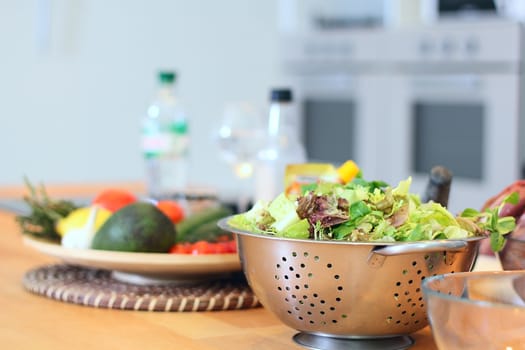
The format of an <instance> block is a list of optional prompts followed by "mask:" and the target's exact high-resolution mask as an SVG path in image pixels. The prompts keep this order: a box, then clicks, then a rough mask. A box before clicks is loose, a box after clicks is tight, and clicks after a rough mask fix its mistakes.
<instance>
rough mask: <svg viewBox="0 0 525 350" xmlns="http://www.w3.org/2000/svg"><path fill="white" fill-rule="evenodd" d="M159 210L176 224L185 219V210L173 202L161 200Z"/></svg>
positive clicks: (158, 204)
mask: <svg viewBox="0 0 525 350" xmlns="http://www.w3.org/2000/svg"><path fill="white" fill-rule="evenodd" d="M157 208H159V210H160V211H161V212H163V213H164V215H166V216H167V217H168V218H169V219H170V220H171V222H173V223H174V224H176V223H179V222H181V221H182V219H184V209H183V208H182V206H181V205H180V204H179V203H177V202H175V201H172V200H160V201H158V202H157Z"/></svg>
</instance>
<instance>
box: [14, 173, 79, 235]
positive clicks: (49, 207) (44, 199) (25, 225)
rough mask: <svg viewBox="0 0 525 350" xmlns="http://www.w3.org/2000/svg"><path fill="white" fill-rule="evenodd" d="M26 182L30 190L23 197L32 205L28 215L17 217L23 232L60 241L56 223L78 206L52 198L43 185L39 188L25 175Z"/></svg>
mask: <svg viewBox="0 0 525 350" xmlns="http://www.w3.org/2000/svg"><path fill="white" fill-rule="evenodd" d="M24 182H25V185H26V187H27V188H28V190H29V195H26V196H24V198H23V199H24V202H26V203H27V204H28V206H29V207H30V209H31V212H30V213H29V214H28V215H18V216H17V217H16V221H17V222H18V223H19V225H20V228H21V230H22V233H23V234H28V235H32V236H36V237H41V238H45V239H48V240H51V241H60V235H59V234H58V233H57V231H56V229H55V223H56V222H57V221H58V220H59V219H60V218H62V217H65V216H67V215H68V214H69V213H70V212H72V211H73V210H75V209H77V208H78V207H77V206H76V205H75V204H74V203H72V202H70V201H67V200H53V199H51V198H50V197H49V196H48V194H47V192H46V190H45V188H44V186H43V185H41V186H40V188H38V189H37V188H35V187H34V186H33V185H32V184H31V183H30V182H29V180H28V179H27V178H25V177H24Z"/></svg>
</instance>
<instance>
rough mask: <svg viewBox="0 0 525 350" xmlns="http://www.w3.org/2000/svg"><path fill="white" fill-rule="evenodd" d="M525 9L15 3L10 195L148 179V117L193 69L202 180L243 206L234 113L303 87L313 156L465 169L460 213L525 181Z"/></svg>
mask: <svg viewBox="0 0 525 350" xmlns="http://www.w3.org/2000/svg"><path fill="white" fill-rule="evenodd" d="M523 19H525V1H503V0H501V1H459V0H455V1H452V0H448V1H439V0H430V1H426V0H421V1H417V0H391V1H388V0H386V1H383V0H346V1H344V0H302V1H301V0H271V1H242V0H225V1H220V2H217V1H203V0H197V1H182V0H173V1H169V0H155V1H145V0H132V1H124V0H115V1H109V2H108V1H101V0H92V1H88V0H22V1H9V0H0V45H1V46H0V53H1V55H0V57H1V59H0V62H1V63H2V64H0V77H1V79H0V96H1V97H0V101H1V106H2V109H1V113H0V114H1V118H2V129H1V130H2V137H0V152H1V154H0V157H1V158H2V159H3V160H4V162H3V166H2V167H1V172H0V186H11V185H14V186H19V185H21V184H22V178H23V176H24V175H27V176H28V177H29V178H30V179H32V180H33V181H34V182H43V183H48V184H54V183H79V182H119V181H123V182H124V181H125V182H129V181H143V179H144V163H143V159H142V154H141V149H140V129H141V121H142V119H143V118H144V116H145V113H146V109H147V106H148V104H149V103H150V100H151V97H152V95H153V94H154V93H155V89H156V84H157V81H156V75H157V72H158V70H159V69H163V68H169V69H175V70H176V71H177V74H178V75H177V93H178V95H179V96H180V97H181V99H182V100H183V101H184V105H185V108H186V110H187V114H188V117H189V123H190V130H191V148H190V163H191V165H190V169H191V171H190V182H191V184H192V185H196V186H204V187H209V188H214V189H216V190H217V191H218V192H219V194H224V193H229V194H232V193H233V194H235V193H236V191H238V182H237V180H236V178H235V176H234V175H233V173H232V170H231V167H230V164H228V163H227V162H225V161H224V159H223V157H221V154H220V153H219V150H218V145H217V140H216V135H217V130H218V128H219V127H220V121H221V119H222V118H223V115H224V113H225V105H227V104H228V103H230V102H235V101H247V102H249V103H251V104H252V105H253V106H254V107H255V110H257V111H258V112H257V113H260V115H262V116H266V114H267V111H266V108H267V105H268V102H269V101H268V96H269V91H270V89H271V88H273V87H291V88H292V90H293V93H294V104H295V107H296V109H295V111H296V120H295V125H296V127H297V132H298V133H299V135H300V137H301V140H302V141H303V142H304V145H305V147H306V151H307V156H308V159H309V160H311V161H325V162H332V163H334V164H340V163H342V162H343V161H344V160H346V159H354V160H355V161H356V162H357V163H358V164H359V165H360V166H361V167H362V169H363V172H364V174H365V176H366V177H367V178H381V179H384V180H386V181H389V182H392V183H395V182H397V181H399V180H401V179H404V178H406V177H407V176H409V175H411V176H413V177H414V191H416V192H421V191H422V189H423V187H424V185H425V183H426V180H427V177H428V172H429V170H430V167H431V166H432V165H435V164H438V163H439V164H442V165H445V166H447V167H449V168H450V169H451V170H452V172H453V173H454V180H453V186H452V192H451V199H450V202H449V203H450V208H451V210H453V211H454V210H459V209H461V208H464V207H477V208H479V206H481V205H482V203H484V202H485V200H486V199H487V198H488V197H489V196H490V195H493V194H496V193H497V192H499V191H500V190H501V189H502V188H503V187H504V186H506V185H507V184H510V183H511V182H512V181H514V180H515V179H517V178H519V177H522V168H523V164H525V157H524V154H523V153H524V150H525V145H524V144H523V141H522V139H521V138H520V137H519V136H520V135H521V133H522V132H523V128H524V124H525V123H524V117H525V115H524V107H523V103H522V101H523V97H524V96H523V94H524V89H523V83H524V82H525V81H524V75H523V54H524V52H523V37H524V36H523V31H522V25H521V22H522V20H523Z"/></svg>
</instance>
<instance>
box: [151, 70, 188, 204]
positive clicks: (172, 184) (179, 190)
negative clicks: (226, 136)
mask: <svg viewBox="0 0 525 350" xmlns="http://www.w3.org/2000/svg"><path fill="white" fill-rule="evenodd" d="M176 78H177V76H176V73H175V72H173V71H160V72H159V73H158V90H157V93H156V96H155V97H154V99H153V101H152V102H151V104H150V105H149V107H148V109H147V115H146V117H145V118H144V120H143V124H142V140H141V141H142V142H141V143H142V152H143V156H144V161H145V167H146V173H145V182H146V190H147V192H148V195H149V196H151V197H153V198H156V199H160V198H178V197H181V196H182V197H184V192H185V190H186V187H187V181H188V167H189V160H188V156H189V152H188V151H189V141H190V140H189V130H188V117H187V115H186V112H185V110H184V108H183V106H182V104H181V102H180V101H179V99H178V98H177V96H176V94H175V82H176Z"/></svg>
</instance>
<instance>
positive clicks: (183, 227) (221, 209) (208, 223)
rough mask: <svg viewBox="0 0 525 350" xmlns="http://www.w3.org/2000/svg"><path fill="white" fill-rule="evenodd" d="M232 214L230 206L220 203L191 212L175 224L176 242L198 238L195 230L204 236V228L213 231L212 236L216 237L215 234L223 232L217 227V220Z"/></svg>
mask: <svg viewBox="0 0 525 350" xmlns="http://www.w3.org/2000/svg"><path fill="white" fill-rule="evenodd" d="M232 214H233V211H232V210H231V209H230V208H228V207H226V206H222V205H220V206H217V207H212V208H208V209H204V210H202V211H200V212H197V213H195V214H191V215H190V216H188V217H187V218H186V219H184V220H182V221H181V222H180V223H178V224H176V225H175V227H176V230H177V236H176V242H177V243H180V242H189V241H191V242H195V241H197V240H199V239H195V237H194V235H195V232H196V233H197V235H200V236H203V237H204V236H206V234H205V233H206V232H205V231H206V230H210V234H211V231H213V232H214V237H217V235H220V234H223V233H225V232H224V231H223V230H221V229H219V227H218V226H217V222H218V221H219V220H220V219H222V218H224V217H226V216H229V215H232ZM201 226H202V228H201Z"/></svg>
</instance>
